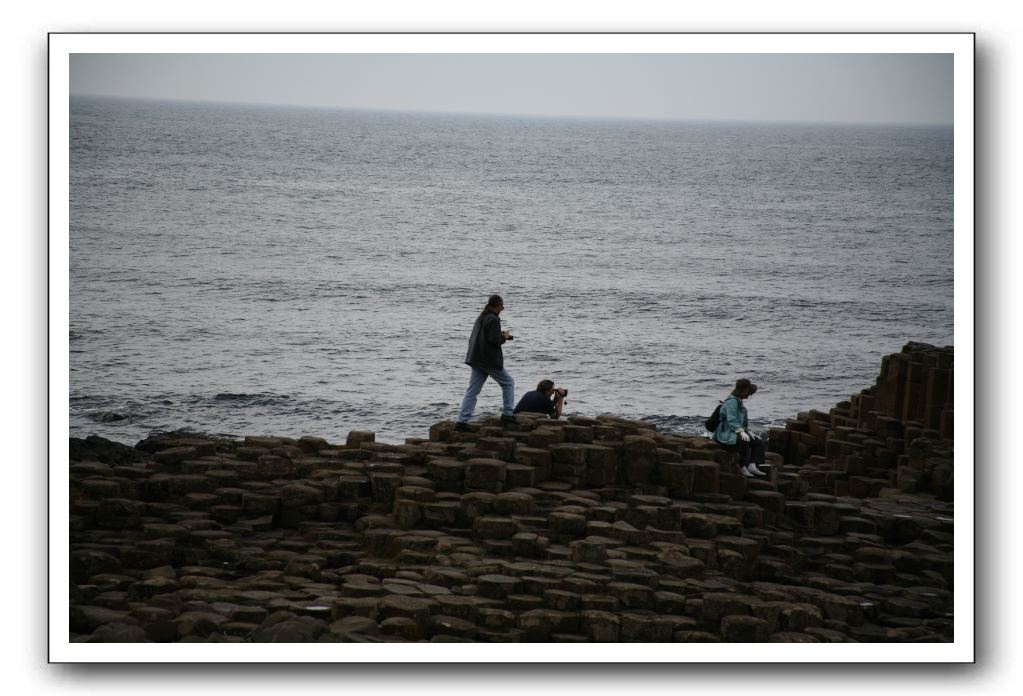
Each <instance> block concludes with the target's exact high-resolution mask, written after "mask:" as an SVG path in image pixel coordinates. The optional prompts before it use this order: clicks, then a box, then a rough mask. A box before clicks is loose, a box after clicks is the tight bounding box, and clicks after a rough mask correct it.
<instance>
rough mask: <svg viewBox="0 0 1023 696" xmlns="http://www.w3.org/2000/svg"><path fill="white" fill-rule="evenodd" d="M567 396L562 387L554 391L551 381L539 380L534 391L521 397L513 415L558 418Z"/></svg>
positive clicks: (565, 390) (566, 391)
mask: <svg viewBox="0 0 1023 696" xmlns="http://www.w3.org/2000/svg"><path fill="white" fill-rule="evenodd" d="M567 396H568V390H567V389H565V388H564V387H558V388H557V389H555V388H554V382H552V381H551V380H549V379H544V380H540V383H539V384H537V385H536V390H535V391H531V392H526V393H525V394H524V395H523V396H522V398H521V399H520V400H519V403H518V405H517V406H516V407H515V413H546V414H547V415H548V416H550V417H551V418H560V417H561V409H562V407H563V406H564V404H565V397H567Z"/></svg>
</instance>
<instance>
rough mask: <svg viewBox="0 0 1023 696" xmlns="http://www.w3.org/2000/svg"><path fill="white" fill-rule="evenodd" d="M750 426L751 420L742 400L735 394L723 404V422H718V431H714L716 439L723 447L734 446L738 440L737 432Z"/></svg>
mask: <svg viewBox="0 0 1023 696" xmlns="http://www.w3.org/2000/svg"><path fill="white" fill-rule="evenodd" d="M748 426H749V418H748V417H747V415H746V407H745V406H743V404H742V400H741V399H740V398H739V397H737V396H736V395H735V394H729V395H728V398H727V399H725V402H724V403H723V404H721V420H720V421H719V422H718V427H717V430H715V431H714V439H715V440H717V441H718V442H720V443H721V444H722V445H734V444H735V441H736V439H737V438H736V434H735V431H736V430H738V429H739V428H746V427H748Z"/></svg>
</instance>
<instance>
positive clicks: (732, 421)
mask: <svg viewBox="0 0 1023 696" xmlns="http://www.w3.org/2000/svg"><path fill="white" fill-rule="evenodd" d="M756 393H757V385H755V384H753V383H752V382H751V381H749V380H748V379H746V378H742V379H739V380H736V382H735V389H733V390H732V393H731V394H729V395H728V397H727V398H726V399H725V400H724V402H723V403H722V404H721V416H720V420H719V421H718V427H717V428H716V429H715V430H714V439H715V440H716V441H717V442H718V443H719V444H720V445H722V446H723V447H724V448H725V449H727V450H730V451H736V452H738V453H739V473H740V474H741V475H743V476H746V477H751V476H766V475H767V474H766V473H764V472H763V471H761V470H760V469H759V468H757V467H759V466H764V459H765V456H766V453H767V443H766V442H765V441H764V440H763V439H761V438H760V437H758V436H756V435H753V434H752V433H750V432H749V417H748V414H747V412H746V405H745V401H746V399H748V398H750V397H751V396H753V395H754V394H756ZM751 459H752V461H750V460H751Z"/></svg>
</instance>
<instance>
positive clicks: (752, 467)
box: [746, 464, 767, 476]
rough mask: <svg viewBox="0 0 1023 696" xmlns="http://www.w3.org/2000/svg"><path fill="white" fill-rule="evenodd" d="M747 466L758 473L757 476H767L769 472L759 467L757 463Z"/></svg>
mask: <svg viewBox="0 0 1023 696" xmlns="http://www.w3.org/2000/svg"><path fill="white" fill-rule="evenodd" d="M746 468H747V469H749V470H750V472H752V473H754V474H756V475H757V476H767V472H766V471H761V470H760V469H758V468H757V465H756V464H750V465H748V466H747V467H746Z"/></svg>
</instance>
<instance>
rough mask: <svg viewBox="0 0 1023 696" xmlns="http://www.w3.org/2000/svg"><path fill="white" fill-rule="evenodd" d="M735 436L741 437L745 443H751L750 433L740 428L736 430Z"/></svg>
mask: <svg viewBox="0 0 1023 696" xmlns="http://www.w3.org/2000/svg"><path fill="white" fill-rule="evenodd" d="M735 434H736V435H738V436H739V437H741V438H742V441H743V442H749V433H747V432H746V431H745V430H743V429H742V428H739V429H738V430H736V431H735Z"/></svg>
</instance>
